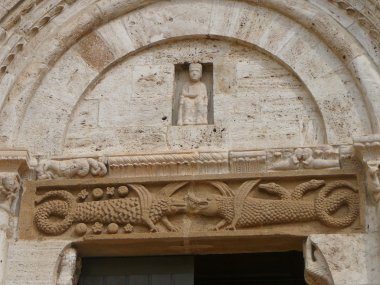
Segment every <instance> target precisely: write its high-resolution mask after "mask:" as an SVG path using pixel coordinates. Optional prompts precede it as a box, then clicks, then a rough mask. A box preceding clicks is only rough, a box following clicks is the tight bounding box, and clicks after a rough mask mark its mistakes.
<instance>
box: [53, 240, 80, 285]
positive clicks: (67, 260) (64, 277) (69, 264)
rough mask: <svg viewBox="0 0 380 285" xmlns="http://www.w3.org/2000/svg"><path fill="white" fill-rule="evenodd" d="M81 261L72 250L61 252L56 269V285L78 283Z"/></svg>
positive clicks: (74, 284)
mask: <svg viewBox="0 0 380 285" xmlns="http://www.w3.org/2000/svg"><path fill="white" fill-rule="evenodd" d="M80 270H81V259H80V258H79V257H78V253H77V251H76V249H74V248H67V249H65V250H64V251H63V253H62V256H61V261H60V264H59V268H58V280H57V285H76V284H77V283H78V281H79V273H80Z"/></svg>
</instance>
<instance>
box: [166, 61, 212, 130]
mask: <svg viewBox="0 0 380 285" xmlns="http://www.w3.org/2000/svg"><path fill="white" fill-rule="evenodd" d="M201 65H202V77H201V79H200V82H202V83H203V84H204V85H205V86H206V89H207V114H204V113H205V112H206V107H204V106H203V107H201V108H197V105H199V104H198V102H199V101H200V100H198V102H197V101H196V100H197V99H201V96H203V95H202V94H199V95H198V96H197V99H193V98H191V97H185V96H187V95H185V96H184V95H183V94H184V93H186V91H187V90H189V89H188V86H189V85H190V82H191V80H190V75H189V67H190V63H180V64H175V77H174V97H173V109H172V125H173V126H182V125H207V124H213V123H214V104H213V72H214V70H213V64H212V63H201ZM195 67H196V66H195ZM200 89H203V88H200ZM199 93H202V92H199ZM190 96H191V95H190ZM184 98H185V99H184ZM184 101H186V102H184ZM204 101H206V100H204ZM181 102H182V106H181ZM202 108H203V109H202ZM185 109H186V111H187V113H186V114H184V110H185ZM199 109H200V111H199ZM197 110H198V111H197ZM202 110H204V112H203V111H202ZM199 114H201V116H200V115H199ZM197 118H199V120H197ZM186 119H188V120H187V121H186Z"/></svg>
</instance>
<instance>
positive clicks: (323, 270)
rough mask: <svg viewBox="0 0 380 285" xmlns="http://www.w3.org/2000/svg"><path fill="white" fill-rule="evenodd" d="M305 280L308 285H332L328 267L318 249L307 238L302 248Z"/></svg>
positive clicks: (332, 281)
mask: <svg viewBox="0 0 380 285" xmlns="http://www.w3.org/2000/svg"><path fill="white" fill-rule="evenodd" d="M303 253H304V260H305V280H306V282H307V284H309V285H334V284H335V283H334V280H333V278H332V274H331V271H330V268H329V265H328V263H327V261H326V259H325V257H324V256H323V254H322V252H321V251H320V250H319V248H318V247H317V246H316V244H314V243H313V242H312V241H311V239H310V238H308V239H307V240H306V242H305V244H304V248H303Z"/></svg>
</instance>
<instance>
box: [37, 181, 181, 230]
mask: <svg viewBox="0 0 380 285" xmlns="http://www.w3.org/2000/svg"><path fill="white" fill-rule="evenodd" d="M186 184H187V182H179V183H171V184H168V185H167V186H165V187H163V188H162V189H161V191H160V193H159V194H158V195H153V194H152V193H150V192H149V191H148V190H147V189H146V188H145V187H144V186H143V185H140V184H128V185H127V187H128V188H130V189H131V190H134V191H135V192H136V194H137V196H138V197H125V198H115V199H108V200H100V201H91V202H86V201H84V202H76V198H75V196H74V195H73V194H71V193H70V192H68V191H65V190H55V191H50V192H48V193H46V194H44V195H41V196H39V197H38V198H37V200H36V204H37V205H39V206H38V207H37V210H36V212H35V215H34V223H35V225H36V226H37V228H38V229H39V230H40V231H41V232H43V233H45V234H48V235H59V234H62V233H64V232H65V231H67V230H68V229H69V228H70V227H71V226H72V225H73V224H74V223H79V224H77V226H76V229H75V232H76V233H77V234H78V235H83V234H85V233H86V232H87V225H86V224H85V223H90V224H93V226H92V232H93V233H95V234H100V233H102V231H103V226H104V225H107V226H108V227H107V231H108V233H116V232H117V231H118V228H119V226H124V227H127V230H126V231H132V230H133V226H134V225H143V226H146V227H148V228H149V229H150V231H152V232H157V231H158V228H157V226H156V223H158V222H162V223H163V224H164V225H165V226H166V228H167V229H168V230H169V231H179V229H178V228H177V227H175V226H174V225H173V224H172V223H171V222H170V221H169V219H168V217H167V216H170V215H174V214H177V213H180V212H184V211H185V208H186V203H185V202H184V201H183V200H179V199H174V198H171V197H170V196H171V195H173V194H174V193H175V192H176V191H177V190H178V189H180V188H182V187H183V186H184V185H186ZM121 187H125V186H121ZM97 189H99V188H97ZM97 189H95V190H97ZM86 197H87V196H86ZM53 216H54V217H61V218H63V219H62V220H61V221H59V222H54V221H53V220H50V218H51V217H53Z"/></svg>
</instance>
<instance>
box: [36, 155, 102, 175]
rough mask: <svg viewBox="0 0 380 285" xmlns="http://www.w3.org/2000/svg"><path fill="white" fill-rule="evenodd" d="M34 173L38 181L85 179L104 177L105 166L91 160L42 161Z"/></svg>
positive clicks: (100, 162)
mask: <svg viewBox="0 0 380 285" xmlns="http://www.w3.org/2000/svg"><path fill="white" fill-rule="evenodd" d="M36 171H37V178H38V179H57V178H73V177H85V176H87V175H89V174H91V175H92V176H105V175H106V174H107V166H106V165H105V163H104V162H102V161H98V160H95V159H93V158H77V159H70V160H61V161H60V160H44V161H42V162H41V163H40V164H39V165H38V167H37V169H36Z"/></svg>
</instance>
